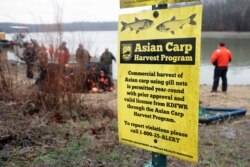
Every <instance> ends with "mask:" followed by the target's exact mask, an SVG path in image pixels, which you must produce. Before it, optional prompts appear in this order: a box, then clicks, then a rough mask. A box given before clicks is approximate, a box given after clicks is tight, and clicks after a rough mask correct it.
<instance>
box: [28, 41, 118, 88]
mask: <svg viewBox="0 0 250 167" xmlns="http://www.w3.org/2000/svg"><path fill="white" fill-rule="evenodd" d="M66 45H67V44H66V42H62V43H61V45H60V46H59V47H58V48H57V49H56V50H54V47H53V45H52V44H51V45H50V46H49V49H48V50H47V48H46V47H45V46H44V44H41V46H39V44H38V43H37V41H36V40H33V39H32V40H31V41H30V42H29V43H27V44H26V45H25V48H24V52H23V59H24V61H25V62H26V65H27V70H26V76H27V77H28V78H33V77H34V74H33V71H34V66H35V65H37V66H38V67H39V69H40V70H41V72H40V75H39V77H38V80H37V82H39V81H41V80H43V79H44V76H45V74H46V67H47V65H48V56H50V58H55V59H56V62H57V64H58V67H60V68H62V69H64V68H66V67H68V65H67V64H69V60H70V57H71V55H70V52H69V49H68V48H67V46H66ZM75 58H76V62H77V68H78V69H79V70H80V71H86V72H87V73H88V76H87V81H86V83H85V84H83V85H86V89H87V91H88V92H104V91H112V90H113V89H114V84H113V83H112V79H111V78H112V61H113V60H114V61H116V58H115V56H114V55H113V54H112V53H111V52H110V51H109V50H108V48H106V49H105V51H104V52H103V53H102V55H101V57H100V62H99V63H97V64H92V63H91V62H90V59H91V55H90V53H89V51H88V50H87V49H85V48H84V45H83V44H79V47H78V48H77V50H76V53H75Z"/></svg>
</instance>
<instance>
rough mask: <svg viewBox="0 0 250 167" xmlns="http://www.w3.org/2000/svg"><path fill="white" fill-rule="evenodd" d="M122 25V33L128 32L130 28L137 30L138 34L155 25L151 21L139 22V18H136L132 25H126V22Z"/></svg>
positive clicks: (143, 20)
mask: <svg viewBox="0 0 250 167" xmlns="http://www.w3.org/2000/svg"><path fill="white" fill-rule="evenodd" d="M121 24H122V29H121V32H122V31H124V30H126V29H127V28H130V30H131V31H132V30H135V31H136V33H139V31H141V30H145V29H148V28H150V27H151V26H152V25H153V21H152V20H149V19H142V20H139V19H138V18H137V17H135V21H134V22H131V23H125V22H123V21H122V22H121Z"/></svg>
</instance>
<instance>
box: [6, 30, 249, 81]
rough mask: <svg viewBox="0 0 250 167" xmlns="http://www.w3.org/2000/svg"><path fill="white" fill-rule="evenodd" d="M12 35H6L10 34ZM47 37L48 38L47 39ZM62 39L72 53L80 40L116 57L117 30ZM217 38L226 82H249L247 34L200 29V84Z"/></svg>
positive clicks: (209, 73) (42, 38)
mask: <svg viewBox="0 0 250 167" xmlns="http://www.w3.org/2000/svg"><path fill="white" fill-rule="evenodd" d="M11 35H12V34H7V36H9V37H10V36H11ZM31 37H32V38H35V39H37V40H38V42H43V43H44V44H45V45H48V44H49V41H51V39H53V40H52V41H56V38H57V34H56V33H54V34H53V33H52V34H50V36H49V37H46V35H45V34H43V33H31ZM46 39H49V40H46ZM64 40H65V41H66V42H67V43H68V47H69V50H70V51H71V53H72V54H74V52H75V50H76V48H77V46H78V44H79V43H84V45H85V47H86V48H87V49H88V50H89V51H90V53H91V55H92V56H96V57H99V56H100V55H101V53H102V52H103V51H104V49H105V48H106V47H108V48H109V50H110V51H111V52H113V53H114V55H115V56H116V57H118V56H117V54H116V53H117V49H118V47H117V44H118V34H117V31H97V32H96V31H87V32H64ZM220 41H223V42H224V43H226V45H227V47H228V48H229V49H230V50H231V51H232V53H233V61H232V62H231V64H230V67H229V71H228V83H229V84H234V85H241V84H242V85H246V84H250V74H249V73H250V55H249V54H250V45H249V44H250V33H225V32H217V33H214V32H203V33H202V40H201V42H202V43H201V72H200V83H201V84H209V85H211V84H212V82H213V70H214V67H213V66H212V65H211V64H210V56H211V54H212V52H213V51H214V50H215V49H216V48H217V45H218V43H219V42H220ZM113 74H114V75H113V76H114V79H117V64H116V63H115V62H113Z"/></svg>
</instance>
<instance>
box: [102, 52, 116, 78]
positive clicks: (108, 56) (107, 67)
mask: <svg viewBox="0 0 250 167" xmlns="http://www.w3.org/2000/svg"><path fill="white" fill-rule="evenodd" d="M112 60H114V61H116V58H115V56H114V55H113V54H112V53H111V52H110V51H109V50H108V48H106V49H105V51H104V52H103V53H102V55H101V65H102V66H103V67H104V68H103V70H104V71H105V73H106V74H109V75H112Z"/></svg>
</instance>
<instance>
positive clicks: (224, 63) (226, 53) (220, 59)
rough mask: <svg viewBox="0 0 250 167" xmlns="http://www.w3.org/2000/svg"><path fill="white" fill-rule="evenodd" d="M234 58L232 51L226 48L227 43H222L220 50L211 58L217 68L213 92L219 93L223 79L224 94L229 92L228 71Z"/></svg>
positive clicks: (215, 69)
mask: <svg viewBox="0 0 250 167" xmlns="http://www.w3.org/2000/svg"><path fill="white" fill-rule="evenodd" d="M232 58H233V55H232V53H231V51H230V50H229V49H227V48H226V45H225V43H223V42H220V43H219V46H218V48H217V49H216V50H215V51H214V52H213V54H212V55H211V58H210V61H211V63H212V64H213V65H214V66H215V68H214V81H213V87H212V90H211V92H217V88H218V86H219V81H220V78H221V79H222V92H226V91H227V86H228V84H227V71H228V65H229V63H230V62H231V61H232Z"/></svg>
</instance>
